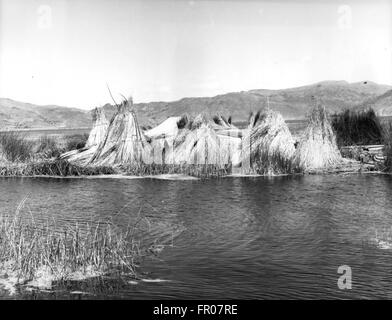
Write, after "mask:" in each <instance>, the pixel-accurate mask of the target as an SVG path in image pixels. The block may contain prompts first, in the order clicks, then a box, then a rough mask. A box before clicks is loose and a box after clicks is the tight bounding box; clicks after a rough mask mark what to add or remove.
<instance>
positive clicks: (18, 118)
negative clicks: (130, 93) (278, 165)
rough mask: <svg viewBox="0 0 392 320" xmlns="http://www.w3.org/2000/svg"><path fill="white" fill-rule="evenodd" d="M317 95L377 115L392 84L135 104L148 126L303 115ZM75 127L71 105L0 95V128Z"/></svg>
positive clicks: (77, 120)
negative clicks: (263, 112) (189, 119)
mask: <svg viewBox="0 0 392 320" xmlns="http://www.w3.org/2000/svg"><path fill="white" fill-rule="evenodd" d="M313 97H314V98H315V99H318V100H320V101H321V102H322V103H323V104H324V105H325V106H326V108H327V109H328V110H329V111H330V112H339V111H341V110H343V109H345V108H353V109H354V108H359V107H364V106H373V107H374V108H375V110H376V111H377V112H378V113H379V114H380V115H383V116H384V115H392V86H388V85H380V84H376V83H374V82H370V81H364V82H357V83H348V82H346V81H323V82H319V83H316V84H312V85H308V86H302V87H297V88H290V89H281V90H266V89H257V90H250V91H241V92H232V93H226V94H222V95H218V96H214V97H194V98H183V99H181V100H177V101H172V102H150V103H138V104H135V108H136V111H137V114H138V117H139V122H140V123H141V124H142V125H150V126H154V125H156V124H158V123H160V122H162V121H163V120H165V119H166V118H167V117H169V116H178V115H182V114H184V113H187V114H189V115H196V114H198V113H200V112H206V113H207V114H210V115H214V114H216V113H221V114H222V115H224V116H229V115H231V116H232V118H233V120H234V121H235V122H243V121H246V120H247V119H248V115H249V113H250V112H251V111H255V110H258V109H261V108H264V107H266V106H267V105H269V107H270V108H271V109H273V110H276V111H278V112H280V113H282V115H283V116H284V118H285V119H286V120H297V119H303V118H304V117H305V116H306V114H307V112H308V110H309V108H310V107H311V105H312V98H313ZM104 110H105V113H106V114H107V116H108V118H110V117H111V115H112V114H113V113H114V112H115V107H114V106H112V105H111V104H106V105H105V106H104ZM17 126H18V127H22V128H81V127H90V126H91V114H90V112H89V111H84V110H80V109H76V108H66V107H59V106H36V105H33V104H29V103H22V102H17V101H13V100H10V99H4V98H3V99H0V130H1V129H3V128H14V127H17Z"/></svg>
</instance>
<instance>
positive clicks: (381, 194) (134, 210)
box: [0, 174, 392, 299]
mask: <svg viewBox="0 0 392 320" xmlns="http://www.w3.org/2000/svg"><path fill="white" fill-rule="evenodd" d="M26 194H29V198H28V200H27V201H26V205H25V210H27V211H28V212H31V214H32V215H34V216H35V217H36V218H37V219H40V218H45V217H54V218H55V219H56V220H58V221H59V222H60V223H70V222H74V221H90V220H91V219H93V220H94V219H96V220H98V219H102V218H104V217H108V216H111V215H112V216H113V220H114V221H115V223H117V224H118V225H122V224H125V223H126V221H128V219H129V217H135V216H136V215H137V214H138V212H142V213H143V214H144V215H146V216H149V217H151V219H153V220H154V221H155V224H154V226H153V227H152V228H151V232H150V234H149V237H156V238H157V239H162V241H166V242H165V243H168V244H170V241H169V240H168V239H170V234H172V235H173V244H172V245H171V244H170V245H168V246H167V247H165V249H164V250H163V251H162V252H161V253H160V254H159V256H158V257H156V258H151V259H148V260H146V261H144V263H143V264H142V269H143V270H144V271H146V272H148V276H149V277H150V278H154V279H157V278H159V279H164V280H170V282H161V283H145V282H138V284H136V285H135V284H129V283H126V282H124V283H117V284H113V285H112V286H111V287H110V289H108V291H107V292H92V293H93V294H94V296H89V298H91V297H96V298H102V297H106V298H132V299H137V298H191V299H192V298H204V299H208V298H215V299H221V298H240V299H249V298H250V299H268V298H274V299H277V298H293V299H298V298H304V299H315V298H392V249H381V248H379V247H378V246H377V244H376V243H374V242H372V241H371V239H372V238H373V237H375V235H376V230H377V232H378V235H380V234H381V233H384V234H386V233H387V232H388V231H389V230H391V229H390V228H391V227H392V210H391V209H392V178H391V177H390V176H387V175H370V174H368V175H329V176H299V177H274V178H223V179H220V180H215V179H212V180H207V181H199V180H196V181H195V180H192V181H167V180H157V179H134V180H122V179H44V178H34V179H32V178H28V179H27V178H23V179H13V178H8V179H1V180H0V201H1V207H0V214H10V213H12V212H14V211H15V209H16V207H17V205H18V203H19V202H20V201H21V200H22V199H23V198H24V197H25V196H26ZM391 236H392V233H391ZM341 265H349V266H350V267H351V268H352V280H353V282H352V289H351V290H346V291H342V290H339V289H338V286H337V280H338V277H339V276H340V275H339V274H338V273H337V269H338V267H339V266H341ZM73 289H75V288H73ZM60 295H61V294H60ZM63 296H64V297H65V296H66V293H63ZM49 297H50V296H49Z"/></svg>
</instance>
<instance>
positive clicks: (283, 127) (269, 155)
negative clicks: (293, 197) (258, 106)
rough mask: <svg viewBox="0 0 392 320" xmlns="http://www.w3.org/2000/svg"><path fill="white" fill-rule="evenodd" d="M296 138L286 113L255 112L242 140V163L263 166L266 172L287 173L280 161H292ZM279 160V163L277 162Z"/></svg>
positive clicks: (249, 165)
mask: <svg viewBox="0 0 392 320" xmlns="http://www.w3.org/2000/svg"><path fill="white" fill-rule="evenodd" d="M294 151H295V146H294V139H293V137H292V135H291V133H290V130H289V128H288V126H287V124H286V122H285V121H284V119H283V117H282V115H281V114H280V113H278V112H275V111H272V110H266V111H264V112H261V111H259V112H257V113H252V114H251V116H250V119H249V125H248V128H247V129H246V130H245V132H244V137H243V142H242V167H243V169H251V168H252V167H253V168H255V166H256V164H257V166H262V167H263V168H264V169H263V172H262V173H274V171H278V172H277V173H284V172H282V171H285V168H278V167H279V165H280V163H281V162H283V163H284V164H285V165H286V164H287V163H289V162H291V159H292V157H293V154H294ZM277 162H279V163H277Z"/></svg>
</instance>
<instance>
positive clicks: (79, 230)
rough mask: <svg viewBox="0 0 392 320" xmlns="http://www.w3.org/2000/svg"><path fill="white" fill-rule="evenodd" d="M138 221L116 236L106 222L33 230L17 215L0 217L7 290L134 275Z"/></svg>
mask: <svg viewBox="0 0 392 320" xmlns="http://www.w3.org/2000/svg"><path fill="white" fill-rule="evenodd" d="M137 224H138V221H137V222H135V223H133V224H132V225H128V226H127V227H126V228H124V229H121V230H119V228H117V227H115V226H113V225H112V224H111V223H110V222H109V221H106V222H97V223H84V224H77V223H75V224H74V225H68V226H66V227H63V228H62V229H56V228H55V227H54V226H53V225H52V222H49V221H47V222H46V223H40V224H36V223H35V221H34V220H33V218H31V219H28V218H26V217H22V216H21V215H19V214H16V215H15V216H13V217H7V216H1V217H0V266H1V273H3V274H6V279H7V281H9V282H10V283H8V285H9V286H10V285H13V286H17V285H18V284H28V283H29V282H32V281H34V282H35V284H36V286H38V287H39V286H40V283H44V284H45V283H46V284H47V283H52V282H54V281H56V282H57V281H62V280H83V279H85V278H88V277H98V276H102V275H105V274H109V273H117V274H118V273H120V274H122V273H126V274H128V275H136V271H135V267H136V264H137V261H138V259H139V258H140V257H141V255H142V254H141V251H140V241H137V240H135V232H136V231H137Z"/></svg>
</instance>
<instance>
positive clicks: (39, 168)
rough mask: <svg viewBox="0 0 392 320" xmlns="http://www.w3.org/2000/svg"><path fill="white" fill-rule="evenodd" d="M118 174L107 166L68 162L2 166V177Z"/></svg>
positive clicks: (45, 161)
mask: <svg viewBox="0 0 392 320" xmlns="http://www.w3.org/2000/svg"><path fill="white" fill-rule="evenodd" d="M114 173H117V171H116V170H115V168H113V167H107V166H79V165H77V164H73V163H70V162H68V161H66V160H58V159H56V160H43V161H38V162H28V163H14V164H5V165H1V166H0V177H23V176H59V177H69V176H93V175H103V174H114Z"/></svg>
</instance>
